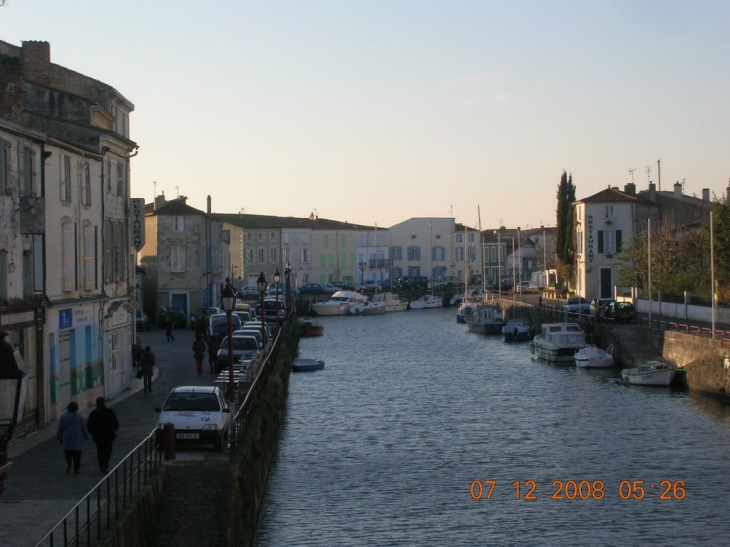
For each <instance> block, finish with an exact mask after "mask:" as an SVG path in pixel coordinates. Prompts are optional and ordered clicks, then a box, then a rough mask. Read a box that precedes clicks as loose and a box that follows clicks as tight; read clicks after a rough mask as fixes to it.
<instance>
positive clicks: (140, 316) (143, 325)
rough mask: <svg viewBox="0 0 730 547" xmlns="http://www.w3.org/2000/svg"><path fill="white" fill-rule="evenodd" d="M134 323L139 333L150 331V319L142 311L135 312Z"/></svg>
mask: <svg viewBox="0 0 730 547" xmlns="http://www.w3.org/2000/svg"><path fill="white" fill-rule="evenodd" d="M135 323H136V325H137V331H139V332H142V331H145V330H150V318H149V317H147V314H146V313H145V312H144V311H143V310H135Z"/></svg>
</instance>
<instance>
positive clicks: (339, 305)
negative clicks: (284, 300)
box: [311, 291, 368, 315]
mask: <svg viewBox="0 0 730 547" xmlns="http://www.w3.org/2000/svg"><path fill="white" fill-rule="evenodd" d="M367 299H368V297H367V296H365V295H364V294H360V293H359V292H356V291H337V292H336V293H334V294H333V295H332V296H331V297H330V299H329V300H326V301H324V302H315V303H314V304H312V305H311V308H312V310H313V311H314V313H316V314H317V315H349V314H350V308H352V306H354V305H355V304H359V303H361V302H365V301H366V300H367Z"/></svg>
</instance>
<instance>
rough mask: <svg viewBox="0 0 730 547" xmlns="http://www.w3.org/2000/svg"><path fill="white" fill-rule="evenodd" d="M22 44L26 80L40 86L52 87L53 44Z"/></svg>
mask: <svg viewBox="0 0 730 547" xmlns="http://www.w3.org/2000/svg"><path fill="white" fill-rule="evenodd" d="M22 44H23V77H24V79H26V80H28V81H31V82H34V83H37V84H40V85H46V86H48V85H51V74H50V71H49V69H50V65H51V44H49V43H48V42H35V41H31V42H22Z"/></svg>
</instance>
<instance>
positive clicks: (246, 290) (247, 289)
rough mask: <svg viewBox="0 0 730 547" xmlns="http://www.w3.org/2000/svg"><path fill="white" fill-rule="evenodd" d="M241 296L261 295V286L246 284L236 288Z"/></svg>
mask: <svg viewBox="0 0 730 547" xmlns="http://www.w3.org/2000/svg"><path fill="white" fill-rule="evenodd" d="M236 292H238V294H239V295H241V296H259V294H260V293H259V288H258V287H257V286H256V285H244V286H243V287H238V288H237V289H236Z"/></svg>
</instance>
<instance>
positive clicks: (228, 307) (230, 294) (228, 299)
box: [221, 277, 236, 411]
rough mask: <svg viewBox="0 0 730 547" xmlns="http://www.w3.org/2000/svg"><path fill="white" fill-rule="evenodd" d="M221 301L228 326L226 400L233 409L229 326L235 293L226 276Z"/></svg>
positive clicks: (234, 389) (231, 338) (230, 330)
mask: <svg viewBox="0 0 730 547" xmlns="http://www.w3.org/2000/svg"><path fill="white" fill-rule="evenodd" d="M221 302H222V303H223V310H224V311H225V312H226V322H227V326H228V382H229V384H230V385H229V393H228V401H229V404H230V406H231V409H230V410H231V411H233V408H232V407H233V405H234V403H235V402H236V385H235V384H234V383H233V332H232V327H231V314H232V313H233V307H234V306H235V305H236V293H235V291H234V290H233V287H231V279H230V278H228V277H227V278H226V286H225V287H224V288H223V291H222V292H221Z"/></svg>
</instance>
